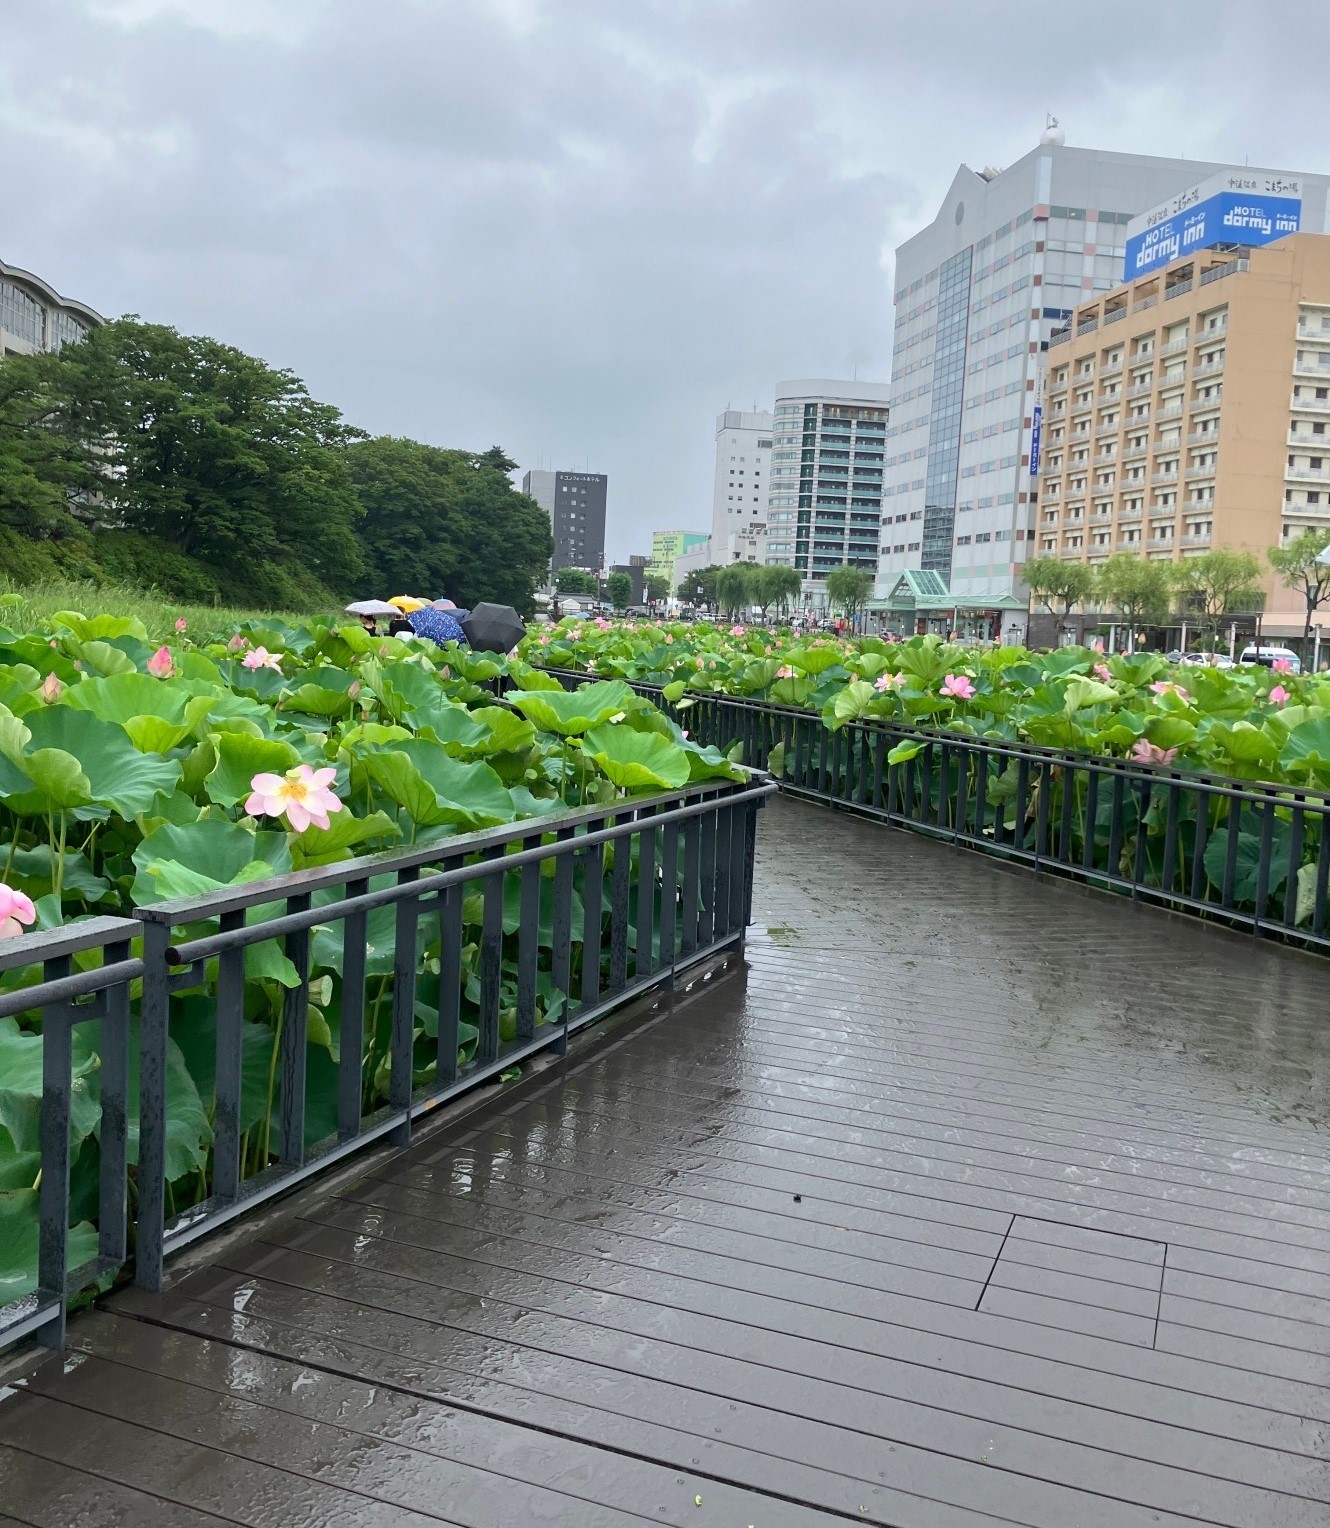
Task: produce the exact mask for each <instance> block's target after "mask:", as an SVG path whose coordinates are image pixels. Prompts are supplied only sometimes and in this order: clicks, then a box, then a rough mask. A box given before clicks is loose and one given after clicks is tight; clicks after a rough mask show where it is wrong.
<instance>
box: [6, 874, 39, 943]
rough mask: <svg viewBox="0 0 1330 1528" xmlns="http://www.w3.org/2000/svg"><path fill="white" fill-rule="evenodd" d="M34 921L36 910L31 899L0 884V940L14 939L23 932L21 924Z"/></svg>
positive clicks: (35, 919)
mask: <svg viewBox="0 0 1330 1528" xmlns="http://www.w3.org/2000/svg"><path fill="white" fill-rule="evenodd" d="M36 921H37V909H36V908H35V907H34V906H33V905H32V898H31V897H25V896H24V895H23V893H22V892H21V891H15V890H14V888H13V887H12V886H5V885H3V884H0V939H14V938H16V937H17V936H18V935H19V934H21V933H22V932H23V928H22V925H23V924H25V923H35V922H36Z"/></svg>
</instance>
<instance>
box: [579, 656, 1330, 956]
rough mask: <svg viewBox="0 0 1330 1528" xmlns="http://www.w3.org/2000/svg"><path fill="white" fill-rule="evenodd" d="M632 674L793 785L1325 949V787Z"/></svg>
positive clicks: (808, 794) (704, 738)
mask: <svg viewBox="0 0 1330 1528" xmlns="http://www.w3.org/2000/svg"><path fill="white" fill-rule="evenodd" d="M550 672H551V673H553V674H554V675H555V677H556V678H558V679H560V680H561V681H562V682H563V683H565V684H567V685H569V686H570V687H575V686H576V685H577V684H582V683H585V682H586V676H585V675H584V674H574V673H572V672H571V671H567V670H550ZM630 682H631V681H630ZM631 683H632V687H633V689H634V690H636V691H637V692H638V693H639V694H642V695H645V696H648V697H649V698H650V699H652V700H653V701H654V702H655V703H656V704H657V705H659V706H660V707H661V708H662V709H663V710H665V711H666V712H668V713H669V714H671V715H673V716H674V718H675V720H677V721H678V722H680V723H681V725H683V726H685V727H687V728H688V729H689V731H690V735H691V736H692V737H693V738H694V740H696V741H697V742H700V743H704V744H708V743H709V744H714V745H715V746H716V747H719V748H722V749H730V748H733V747H734V746H735V745H736V744H737V745H739V746H741V748H742V750H743V753H742V757H743V759H744V761H745V762H746V763H748V764H750V765H752V766H755V767H759V768H770V771H771V773H772V776H773V777H774V778H775V779H776V780H777V781H778V783H779V786H780V788H781V789H782V790H783V791H786V792H788V793H789V794H791V795H795V796H801V797H805V798H807V799H810V800H815V801H820V802H824V803H827V804H830V805H833V806H836V807H840V808H842V809H846V810H850V811H854V812H858V813H862V814H864V815H866V816H871V817H875V818H878V819H879V820H881V821H884V822H889V823H891V824H893V825H895V826H897V827H902V828H906V829H909V830H910V831H912V832H917V833H923V834H927V835H928V836H930V837H933V838H936V839H941V840H943V841H945V842H948V843H952V844H956V845H959V846H963V847H965V848H969V849H975V850H979V851H981V852H983V853H986V854H990V855H995V856H997V857H1000V858H1002V859H1005V860H1008V861H1011V862H1015V863H1018V864H1024V865H1027V866H1029V867H1030V868H1031V869H1035V870H1039V871H1048V872H1052V873H1056V874H1059V875H1064V876H1067V877H1070V878H1072V879H1075V880H1078V881H1082V882H1084V883H1087V884H1089V885H1093V886H1096V887H1099V888H1100V889H1103V890H1108V891H1113V892H1117V893H1123V894H1126V895H1129V896H1131V897H1132V898H1133V900H1135V901H1137V902H1142V903H1151V904H1154V905H1157V906H1162V907H1167V908H1170V909H1172V910H1174V911H1177V912H1185V913H1190V914H1194V915H1197V916H1200V917H1203V918H1206V919H1208V920H1211V921H1215V922H1220V923H1223V924H1225V925H1227V926H1229V927H1232V928H1238V929H1244V930H1248V931H1250V932H1252V933H1254V934H1258V935H1261V936H1263V937H1275V938H1280V939H1283V940H1286V941H1287V942H1289V943H1292V944H1297V945H1300V946H1302V947H1304V948H1306V949H1309V950H1314V951H1318V952H1321V953H1330V932H1328V931H1327V922H1328V921H1330V793H1327V792H1325V791H1320V790H1316V789H1312V788H1307V787H1302V786H1291V785H1276V784H1265V783H1262V782H1259V781H1252V780H1237V779H1232V778H1229V777H1226V776H1221V775H1209V774H1200V773H1194V772H1192V771H1190V770H1175V769H1170V768H1166V767H1160V766H1156V765H1147V764H1140V763H1136V762H1134V761H1131V760H1123V759H1110V758H1103V757H1097V756H1095V755H1092V754H1086V753H1078V752H1073V751H1067V750H1062V749H1056V748H1042V747H1036V746H1034V745H1032V744H1023V743H1009V742H1002V741H998V740H995V739H990V738H980V737H971V736H968V735H967V734H964V733H959V732H946V731H942V730H939V729H933V728H926V727H915V726H911V725H908V724H906V723H898V722H892V721H885V720H866V721H857V722H851V723H848V724H847V725H845V726H843V727H841V728H838V729H836V730H834V731H833V730H832V729H831V728H829V727H827V726H826V724H825V723H824V722H823V720H822V717H821V715H820V714H819V713H817V712H813V711H807V710H801V709H799V708H797V707H791V706H779V705H774V704H772V703H770V702H768V701H762V700H751V699H745V698H739V697H733V696H722V695H714V694H707V693H706V692H703V691H690V692H689V693H688V694H687V696H686V697H685V698H684V700H683V701H682V702H681V704H680V706H678V707H671V706H670V705H669V704H668V703H667V702H666V701H665V700H664V697H663V695H662V693H661V688H660V686H658V685H650V684H643V683H638V682H631ZM896 750H899V752H898V753H897V756H896V761H895V762H893V760H892V754H893V752H894V751H896ZM906 755H908V757H907V756H906Z"/></svg>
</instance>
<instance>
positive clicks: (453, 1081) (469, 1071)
mask: <svg viewBox="0 0 1330 1528" xmlns="http://www.w3.org/2000/svg"><path fill="white" fill-rule="evenodd" d="M775 789H776V786H775V785H774V784H773V783H771V782H770V781H767V780H766V779H764V778H763V777H761V776H760V775H757V774H752V773H750V775H749V777H748V778H747V779H746V780H745V781H743V782H730V781H721V782H715V781H713V782H700V783H698V784H696V785H692V786H688V787H685V788H684V789H681V790H677V791H673V792H668V793H665V794H662V795H658V796H653V797H648V798H636V799H629V798H624V799H619V800H615V801H612V802H610V803H606V804H601V805H596V806H592V807H587V808H583V809H579V810H574V811H565V812H561V813H559V814H558V815H557V816H550V817H541V818H535V819H529V820H526V821H522V822H517V823H512V824H509V825H507V826H504V827H502V828H494V829H490V830H487V831H484V832H479V833H471V834H467V835H465V836H458V837H454V838H445V839H443V840H441V841H439V842H436V843H433V844H431V845H429V846H427V847H418V848H414V849H407V850H397V851H392V852H390V853H386V854H380V855H374V856H370V857H367V858H363V859H355V860H345V861H341V862H339V863H336V864H332V865H328V866H324V867H321V868H318V869H310V870H304V871H299V872H296V873H295V874H289V875H282V876H277V877H274V878H271V879H268V880H263V881H254V882H250V883H246V884H244V885H241V886H235V887H225V888H222V889H220V890H218V891H216V892H208V893H206V894H205V895H202V896H198V897H192V898H189V899H185V900H178V901H171V902H163V903H158V904H155V905H152V906H148V907H143V908H140V909H138V910H137V913H136V916H135V917H134V918H132V919H123V918H95V919H88V920H85V921H83V922H80V923H74V924H71V925H69V926H68V927H67V928H63V929H56V930H52V931H50V932H46V933H35V934H30V935H27V936H25V937H22V938H18V939H13V940H8V941H5V942H3V943H0V973H4V972H14V971H20V972H21V973H22V977H21V978H20V979H24V978H26V977H27V976H28V974H29V972H31V975H32V977H33V980H31V981H27V982H26V983H25V984H24V985H22V986H20V987H18V988H17V989H15V990H12V991H6V992H4V993H3V994H0V1018H3V1017H11V1016H15V1015H19V1014H24V1015H35V1014H40V1039H39V1040H38V1039H36V1038H33V1040H32V1043H33V1044H34V1045H36V1044H40V1046H41V1049H42V1107H41V1116H40V1119H41V1124H40V1189H39V1190H38V1191H37V1192H38V1194H39V1198H40V1203H39V1205H38V1206H37V1217H38V1224H39V1246H38V1256H37V1279H36V1288H35V1289H34V1290H33V1292H32V1293H31V1294H29V1295H27V1296H25V1297H24V1298H23V1299H20V1300H18V1301H15V1302H14V1303H12V1304H10V1305H9V1306H6V1307H4V1308H0V1344H4V1343H8V1342H12V1341H15V1340H17V1339H18V1338H20V1337H23V1336H27V1335H32V1334H35V1335H36V1336H37V1337H38V1338H39V1340H41V1341H42V1342H44V1343H46V1344H47V1345H48V1346H54V1347H58V1346H60V1345H61V1343H62V1342H63V1338H64V1326H65V1313H66V1310H67V1306H68V1300H69V1299H70V1298H71V1297H72V1296H74V1295H75V1294H77V1293H79V1292H81V1291H83V1290H86V1289H88V1288H90V1287H92V1286H95V1285H97V1284H98V1283H99V1282H101V1281H103V1280H106V1279H108V1278H109V1277H111V1276H113V1275H114V1274H115V1273H116V1272H117V1271H118V1270H119V1269H120V1268H121V1267H122V1266H123V1265H124V1264H125V1262H126V1259H127V1254H128V1251H129V1244H130V1240H131V1233H132V1241H133V1254H134V1275H135V1281H136V1283H137V1284H138V1285H139V1286H140V1287H142V1288H146V1289H150V1290H155V1289H159V1288H160V1287H161V1282H162V1276H163V1264H164V1260H165V1259H166V1257H168V1256H169V1255H170V1254H171V1253H173V1252H175V1251H177V1250H179V1249H180V1248H182V1247H184V1246H186V1245H188V1244H189V1243H191V1242H193V1241H195V1240H197V1239H198V1238H199V1237H200V1236H202V1235H204V1234H206V1233H208V1232H210V1231H213V1230H215V1229H217V1228H218V1227H220V1226H222V1225H224V1224H226V1223H227V1222H228V1221H231V1220H233V1219H235V1218H236V1217H237V1216H239V1215H241V1214H243V1213H245V1212H247V1211H249V1210H251V1209H253V1208H255V1207H256V1206H258V1205H260V1204H262V1203H263V1202H264V1201H266V1200H269V1199H271V1198H272V1197H273V1196H274V1195H277V1194H281V1193H285V1192H287V1191H289V1190H290V1189H292V1188H294V1187H295V1186H296V1185H298V1184H299V1183H301V1182H303V1181H304V1180H306V1179H308V1178H310V1177H312V1176H314V1175H315V1174H317V1173H320V1172H322V1171H325V1170H327V1169H328V1168H331V1167H332V1166H334V1165H335V1164H336V1163H338V1162H340V1161H341V1160H343V1159H344V1158H346V1157H347V1156H349V1155H350V1154H352V1153H353V1152H356V1151H360V1150H363V1149H364V1148H366V1147H367V1146H369V1145H371V1144H373V1143H374V1142H380V1141H388V1142H391V1143H393V1144H395V1145H399V1146H401V1145H405V1144H406V1143H407V1142H408V1140H409V1139H410V1135H411V1130H412V1125H413V1122H414V1121H415V1120H417V1119H418V1118H419V1117H420V1116H421V1115H423V1114H426V1113H429V1112H431V1111H433V1110H436V1109H438V1108H439V1107H441V1106H442V1105H444V1104H445V1103H447V1102H448V1101H449V1100H451V1099H453V1098H455V1097H457V1096H458V1095H459V1094H461V1093H463V1092H465V1091H467V1090H468V1089H471V1088H474V1087H476V1086H478V1085H480V1084H482V1083H484V1082H487V1081H491V1080H493V1079H496V1078H498V1077H499V1076H500V1074H502V1073H503V1072H505V1071H506V1070H507V1069H508V1068H510V1067H513V1066H515V1065H517V1064H518V1063H520V1062H522V1061H524V1060H526V1059H528V1058H529V1057H532V1056H534V1055H536V1054H537V1053H538V1052H541V1051H544V1050H549V1049H554V1050H556V1051H562V1050H563V1049H564V1048H566V1046H567V1043H568V1037H569V1036H570V1035H571V1034H573V1033H575V1032H576V1031H577V1030H580V1029H582V1028H584V1027H585V1026H586V1025H588V1024H591V1023H593V1022H594V1021H595V1020H597V1019H599V1018H602V1017H604V1016H605V1015H606V1014H607V1013H609V1012H610V1011H611V1010H612V1009H616V1008H618V1007H620V1006H622V1005H623V1004H624V1003H627V1002H629V1001H630V1000H632V999H634V998H637V997H639V996H641V995H642V994H644V993H646V992H648V991H651V990H652V989H655V988H669V987H672V986H673V985H674V983H675V979H676V977H677V975H678V974H679V973H680V972H681V971H682V970H684V969H685V968H686V967H688V966H691V965H693V964H695V963H697V962H698V961H701V960H704V959H706V958H708V957H710V956H713V955H715V954H718V953H720V952H721V951H724V950H727V949H729V948H731V947H734V946H737V945H738V944H740V943H741V942H742V939H743V933H744V929H745V927H746V925H747V923H748V920H749V916H750V912H751V904H752V872H753V847H754V839H755V832H756V812H757V809H758V807H759V806H760V805H761V804H762V802H763V800H764V799H765V797H766V796H768V795H770V794H771V793H772V792H773V791H774V790H775ZM422 924H423V925H424V932H423V934H422ZM264 946H266V947H267V949H266V953H264V952H261V948H260V947H264ZM132 948H138V949H140V950H141V952H142V953H141V955H134V954H132V953H131V951H132ZM260 953H264V958H263V962H262V969H263V971H264V975H265V977H268V978H270V980H269V982H268V983H267V985H268V986H269V987H271V988H273V990H278V989H277V983H280V984H281V990H282V996H281V999H280V1006H279V1008H278V1009H277V1010H276V1012H275V1014H274V1015H273V1017H274V1018H275V1023H273V1024H272V1025H271V1026H269V1025H261V1024H257V1023H255V1022H254V1020H253V1018H252V1015H251V1014H250V1012H249V1010H248V1008H247V1001H248V1000H252V998H253V997H254V995H255V991H254V989H255V979H254V974H253V973H254V969H255V966H254V965H251V966H250V970H249V973H248V977H249V980H248V985H247V961H251V962H253V961H256V960H257V958H258V956H259V955H260ZM73 962H76V963H77V969H75V966H74V964H73ZM38 968H40V969H38ZM278 971H280V972H281V974H280V975H278V976H276V978H275V980H272V978H273V977H274V973H276V972H278ZM316 973H317V974H316ZM38 976H39V979H38ZM140 994H141V996H140ZM330 1019H332V1020H334V1021H333V1022H330ZM93 1021H99V1022H100V1024H101V1036H100V1044H99V1046H98V1048H97V1049H98V1053H99V1055H100V1067H99V1068H98V1069H97V1072H96V1083H97V1087H96V1091H97V1094H98V1095H99V1099H100V1121H99V1125H98V1127H97V1130H96V1137H97V1140H96V1144H97V1148H98V1150H99V1153H100V1180H99V1181H100V1198H99V1212H98V1223H97V1227H96V1237H97V1255H96V1256H95V1257H94V1258H92V1259H91V1260H86V1261H85V1262H84V1263H83V1265H82V1266H80V1267H78V1268H75V1269H70V1268H69V1267H68V1266H67V1265H68V1262H69V1248H70V1246H71V1244H72V1238H71V1234H70V1225H69V1222H70V1218H71V1190H70V1149H71V1134H70V1118H71V1095H72V1092H73V1090H74V1088H75V1087H76V1085H83V1079H82V1078H79V1079H77V1080H76V1078H75V1075H74V1071H73V1068H72V1054H73V1053H72V1050H71V1033H72V1030H73V1027H74V1026H75V1025H77V1024H81V1023H84V1022H93ZM182 1026H193V1035H194V1037H195V1041H196V1043H198V1044H201V1045H202V1046H203V1048H204V1050H205V1051H209V1050H210V1052H211V1062H212V1079H211V1082H210V1084H209V1086H210V1088H211V1093H210V1094H209V1092H208V1091H207V1089H206V1088H205V1089H203V1090H202V1093H201V1098H202V1103H203V1106H204V1108H205V1110H206V1112H207V1113H208V1115H209V1117H210V1119H211V1122H212V1123H211V1143H210V1149H209V1150H207V1151H206V1160H205V1161H204V1162H203V1165H201V1166H197V1167H196V1168H195V1169H194V1170H192V1171H191V1172H190V1174H189V1177H188V1181H187V1183H183V1184H182V1181H181V1180H180V1179H179V1177H178V1176H177V1179H176V1180H175V1181H174V1182H173V1181H172V1180H171V1158H170V1155H169V1152H170V1139H171V1137H170V1131H171V1128H172V1124H173V1122H174V1121H173V1115H172V1106H171V1102H170V1097H171V1090H172V1069H173V1067H174V1066H178V1065H179V1064H180V1057H179V1054H178V1049H177V1043H178V1040H179V1038H180V1037H181V1036H182V1033H183V1031H182ZM316 1026H317V1029H316ZM334 1036H335V1038H336V1046H335V1049H336V1059H335V1060H333V1059H332V1057H333V1051H334V1044H333V1040H334ZM131 1038H135V1039H136V1040H137V1051H138V1068H137V1070H138V1090H137V1098H135V1097H132V1096H131V1089H130V1088H129V1079H130V1076H131V1073H132V1071H133V1067H132V1066H131V1064H130V1063H131V1059H132V1057H131ZM256 1041H258V1042H261V1043H262V1045H264V1046H266V1050H264V1052H263V1059H262V1067H261V1070H262V1072H263V1074H264V1076H265V1077H266V1079H267V1085H266V1089H265V1088H264V1087H263V1086H262V1085H259V1086H258V1087H257V1089H256V1085H255V1072H254V1069H253V1061H254V1055H253V1045H254V1043H255V1042H256ZM314 1056H317V1057H319V1058H321V1059H322V1065H321V1066H320V1068H319V1071H318V1073H317V1075H315V1073H314V1071H313V1067H314V1064H315V1063H314V1062H313V1061H312V1060H311V1057H314ZM247 1077H248V1079H249V1080H248V1081H247V1080H246V1079H247ZM196 1080H197V1079H196ZM256 1093H257V1094H260V1095H263V1096H256ZM136 1108H137V1131H134V1130H133V1129H132V1128H131V1127H132V1124H133V1121H134V1114H135V1109H136ZM85 1123H86V1121H85ZM131 1147H133V1148H136V1153H137V1155H136V1157H135V1150H133V1149H130V1148H131ZM131 1162H132V1164H133V1166H132V1170H131V1167H130V1166H129V1165H128V1164H130V1163H131ZM177 1174H178V1165H177ZM182 1187H183V1189H184V1192H186V1193H187V1194H188V1195H189V1198H190V1201H191V1202H190V1203H188V1204H187V1205H186V1206H184V1207H178V1205H177V1203H176V1201H174V1200H173V1198H172V1195H173V1192H179V1191H180V1190H181V1188H182ZM131 1192H132V1194H133V1195H134V1203H135V1209H134V1213H133V1214H132V1215H131V1214H130V1212H129V1208H128V1206H129V1202H130V1197H129V1196H130V1194H131ZM79 1230H80V1234H81V1239H80V1241H79V1243H78V1244H79V1245H83V1244H84V1243H85V1242H86V1240H87V1238H88V1236H89V1234H90V1233H91V1228H89V1227H87V1226H83V1227H80V1228H79Z"/></svg>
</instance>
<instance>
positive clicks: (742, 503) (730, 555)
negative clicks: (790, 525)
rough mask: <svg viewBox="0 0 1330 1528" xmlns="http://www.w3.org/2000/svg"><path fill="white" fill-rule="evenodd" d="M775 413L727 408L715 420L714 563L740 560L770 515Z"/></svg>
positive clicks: (712, 545) (712, 513) (712, 540)
mask: <svg viewBox="0 0 1330 1528" xmlns="http://www.w3.org/2000/svg"><path fill="white" fill-rule="evenodd" d="M770 463H771V414H770V412H769V410H767V409H757V410H755V411H754V412H752V413H743V412H741V411H740V410H738V409H726V410H725V412H724V413H723V414H719V415H717V417H716V478H715V484H714V486H713V489H712V498H711V561H712V563H714V564H715V565H716V566H718V567H719V566H721V565H722V564H724V563H727V562H742V561H745V560H746V558H745V557H744V555H743V547H744V546H745V545H747V544H751V543H752V541H753V539H754V537H757V538H759V539H760V538H761V536H762V534H763V530H764V527H765V525H766V517H767V473H768V470H769V468H770Z"/></svg>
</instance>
